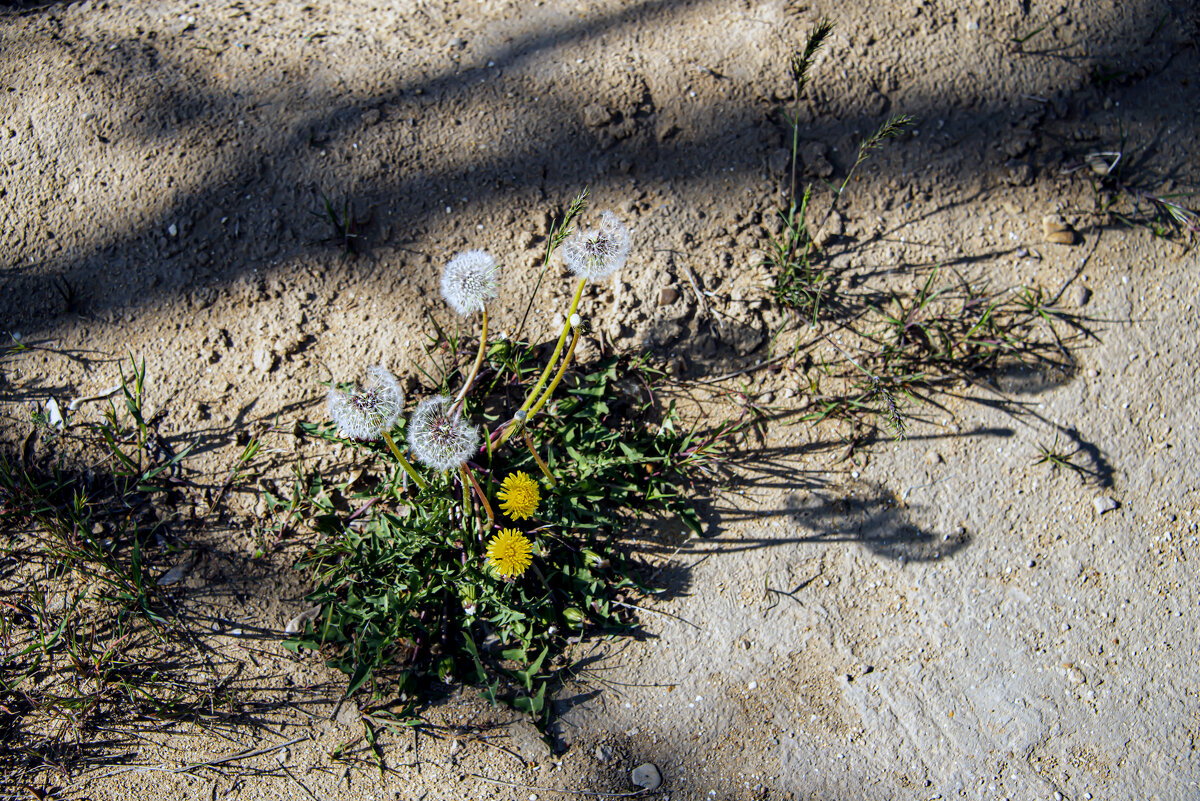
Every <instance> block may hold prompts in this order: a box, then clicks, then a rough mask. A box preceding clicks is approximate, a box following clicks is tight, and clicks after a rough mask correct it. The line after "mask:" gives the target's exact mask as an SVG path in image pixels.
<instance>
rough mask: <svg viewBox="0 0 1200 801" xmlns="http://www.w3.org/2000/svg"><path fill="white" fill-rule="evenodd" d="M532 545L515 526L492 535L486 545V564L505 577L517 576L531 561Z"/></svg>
mask: <svg viewBox="0 0 1200 801" xmlns="http://www.w3.org/2000/svg"><path fill="white" fill-rule="evenodd" d="M532 554H533V545H532V543H530V542H529V540H528V539H527V538H526V537H525V535H524V534H522V533H521V532H519V531H517V530H516V529H515V528H506V529H504V530H503V531H501V532H500V533H499V534H497V535H496V536H494V537H492V539H491V541H490V542H489V543H488V547H487V558H488V564H490V565H491V566H492V567H494V568H496V572H497V573H499V574H500V575H501V576H504V577H505V578H509V577H515V576H519V575H521V574H522V573H524V572H525V568H527V567H529V565H531V564H532V563H533V556H532Z"/></svg>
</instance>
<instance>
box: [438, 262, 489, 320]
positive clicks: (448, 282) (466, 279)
mask: <svg viewBox="0 0 1200 801" xmlns="http://www.w3.org/2000/svg"><path fill="white" fill-rule="evenodd" d="M497 271H498V268H497V266H496V260H495V259H493V258H492V257H491V256H490V255H488V254H487V253H486V252H484V251H482V250H468V251H464V252H463V253H459V254H458V255H457V256H455V257H454V258H453V259H451V260H450V261H449V263H447V264H446V268H445V269H444V270H442V297H444V298H445V299H446V302H447V303H448V304H450V308H452V309H454V310H455V311H456V312H458V313H459V314H461V315H463V316H464V317H466V316H467V315H469V314H472V313H474V312H477V311H483V306H484V304H486V303H487V302H488V301H489V300H492V299H493V298H495V297H496V295H497V294H498V286H499V279H498V277H497V275H496V273H497Z"/></svg>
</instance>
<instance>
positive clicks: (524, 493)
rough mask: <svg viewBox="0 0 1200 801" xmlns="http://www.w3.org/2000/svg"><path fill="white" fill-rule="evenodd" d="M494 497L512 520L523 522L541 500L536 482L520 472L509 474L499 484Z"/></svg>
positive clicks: (534, 510)
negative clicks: (496, 497)
mask: <svg viewBox="0 0 1200 801" xmlns="http://www.w3.org/2000/svg"><path fill="white" fill-rule="evenodd" d="M496 495H497V496H498V497H499V498H500V508H501V509H503V510H504V513H505V514H507V515H508V516H509V517H511V518H512V519H513V520H524V519H525V518H527V517H529V516H530V515H532V514H533V513H534V512H536V511H537V507H538V502H539V501H541V499H542V498H541V495H540V494H539V493H538V485H537V482H536V481H534V480H533V479H532V478H530V477H529V475H528V474H526V473H523V472H520V471H517V472H516V473H509V474H508V475H507V476H506V477H505V479H504V480H503V481H501V482H500V491H499V492H498V493H496Z"/></svg>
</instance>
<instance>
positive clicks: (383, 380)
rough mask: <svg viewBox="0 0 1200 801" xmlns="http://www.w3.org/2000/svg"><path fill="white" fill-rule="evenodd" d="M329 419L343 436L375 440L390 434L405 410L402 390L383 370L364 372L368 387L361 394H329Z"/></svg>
mask: <svg viewBox="0 0 1200 801" xmlns="http://www.w3.org/2000/svg"><path fill="white" fill-rule="evenodd" d="M326 399H327V400H328V401H329V415H330V416H331V417H332V418H333V422H334V424H335V425H336V426H337V427H338V431H340V432H341V434H342V436H344V437H346V438H348V439H358V440H374V439H379V437H380V435H382V434H385V433H387V432H388V431H391V430H392V429H393V428H394V427H395V425H396V421H397V420H399V419H400V412H402V411H403V410H404V390H403V389H402V388H401V387H400V382H399V381H397V380H396V377H395V376H394V375H392V374H391V373H390V372H388V370H387V368H386V367H383V366H376V367H372V368H371V369H369V370H367V383H366V385H365V386H364V387H363V388H362V389H361V390H360V389H355V391H354V392H342V391H341V390H339V389H331V390H329V394H328V395H327V396H326Z"/></svg>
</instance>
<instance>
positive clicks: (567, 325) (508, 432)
mask: <svg viewBox="0 0 1200 801" xmlns="http://www.w3.org/2000/svg"><path fill="white" fill-rule="evenodd" d="M586 284H587V279H586V278H580V279H579V286H577V287H576V288H575V297H574V299H573V300H572V301H571V308H570V309H568V310H567V319H566V321H565V322H564V323H563V329H562V333H561V334H559V335H558V344H557V345H555V346H554V353H553V355H551V356H550V361H548V362H546V369H545V370H542V375H541V377H539V378H538V380H537V383H536V384H534V385H533V390H532V391H531V392H530V393H529V395H528V396H526V398H525V402H524V403H523V404H521V410H522V411H525V410H527V409H529V407H530V406H532V405H533V402H534V401H535V400H536V399H537V397H538V395H539V393H541V391H542V387H544V386H546V379H548V378H549V377H550V373H551V371H552V370H554V365H556V364H557V363H558V357H559V356H561V355H562V349H563V345H565V344H566V343H567V332H568V331H570V330H571V315H573V314H574V313H575V310H576V309H578V308H579V301H580V299H581V298H583V287H584V286H585V285H586ZM513 433H514V429H513V427H512V426H509V427H508V428H506V429H505V430H504V436H503V437H501V438H500V444H501V445H503V444H504V443H505V442H508V438H509V437H511V436H512V435H513Z"/></svg>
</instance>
